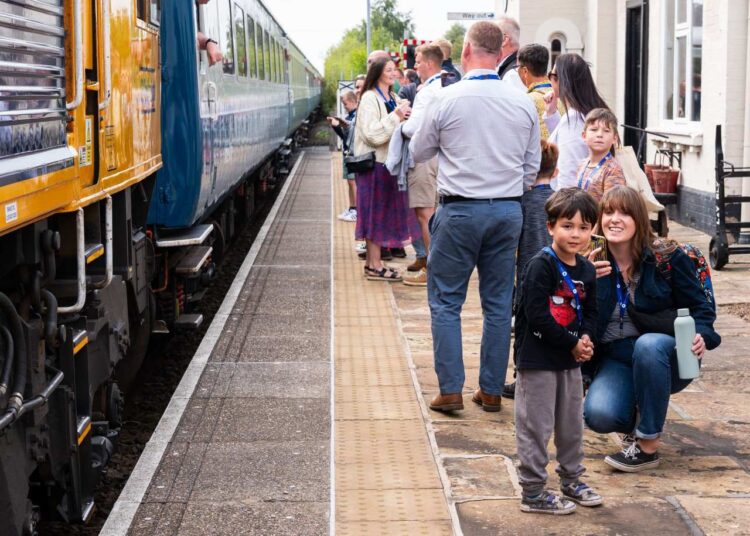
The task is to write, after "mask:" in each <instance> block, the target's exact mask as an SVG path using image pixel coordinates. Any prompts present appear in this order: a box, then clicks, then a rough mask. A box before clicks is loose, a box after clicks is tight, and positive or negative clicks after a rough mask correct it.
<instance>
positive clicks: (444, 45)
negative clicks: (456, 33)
mask: <svg viewBox="0 0 750 536" xmlns="http://www.w3.org/2000/svg"><path fill="white" fill-rule="evenodd" d="M432 44H433V45H437V46H439V47H440V50H442V51H443V64H442V65H441V67H442V69H443V74H442V77H441V79H442V84H443V87H445V86H450V85H451V84H455V83H456V82H460V81H461V72H460V71H459V70H458V69H457V68H456V66H455V65H453V60H452V59H451V52H452V51H453V44H452V43H451V42H450V41H448V40H447V39H437V40H435V41H433V43H432Z"/></svg>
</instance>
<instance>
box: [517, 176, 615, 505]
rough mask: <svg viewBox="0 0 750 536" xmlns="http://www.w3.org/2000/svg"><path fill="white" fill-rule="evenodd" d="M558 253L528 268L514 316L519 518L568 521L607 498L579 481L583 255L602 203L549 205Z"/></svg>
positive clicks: (560, 197)
mask: <svg viewBox="0 0 750 536" xmlns="http://www.w3.org/2000/svg"><path fill="white" fill-rule="evenodd" d="M544 209H545V211H546V212H547V229H548V231H549V234H550V235H551V236H552V246H547V247H545V248H544V249H543V250H542V251H541V252H540V253H538V254H537V255H536V256H535V257H533V258H532V259H531V260H530V261H529V262H528V264H527V267H526V274H525V275H524V278H523V283H522V285H521V292H520V299H519V302H518V309H517V311H516V343H515V350H516V358H517V367H518V378H517V380H516V397H515V399H516V403H515V421H516V445H517V452H518V459H519V460H520V462H521V463H520V466H519V468H518V480H519V483H520V484H521V487H522V488H523V495H522V499H521V510H522V511H524V512H530V513H544V514H570V513H572V512H573V511H574V510H575V509H576V505H575V504H574V502H575V503H578V504H580V505H582V506H597V505H600V504H601V503H602V498H601V496H599V494H598V493H596V492H595V491H594V490H593V489H591V488H590V487H589V486H587V485H586V484H584V483H583V482H581V481H580V477H581V475H583V473H584V471H585V468H584V467H583V463H582V462H583V416H582V405H583V389H582V383H581V363H583V362H585V361H588V360H589V359H591V357H592V356H593V354H594V342H593V341H594V338H595V333H596V319H597V313H596V271H595V269H594V266H593V265H592V264H591V263H590V262H589V261H588V260H586V259H585V258H584V257H582V256H581V255H579V254H578V252H579V251H582V250H584V249H586V248H587V247H588V245H589V243H590V240H591V231H592V229H593V227H594V224H595V223H596V218H597V206H596V201H594V199H593V198H592V197H591V196H590V195H589V194H588V193H586V192H584V191H583V190H580V189H578V188H565V189H562V190H560V191H558V192H556V193H555V194H553V195H552V196H551V197H550V198H549V199H548V200H547V202H546V203H545V205H544ZM553 430H554V432H555V447H556V451H557V456H556V457H557V462H558V468H557V473H558V474H559V475H560V481H561V486H560V489H561V491H562V497H559V496H557V495H555V494H553V493H551V492H549V491H546V490H545V489H544V488H545V485H546V483H547V464H548V463H549V454H548V453H547V444H548V443H549V439H550V436H551V435H552V431H553Z"/></svg>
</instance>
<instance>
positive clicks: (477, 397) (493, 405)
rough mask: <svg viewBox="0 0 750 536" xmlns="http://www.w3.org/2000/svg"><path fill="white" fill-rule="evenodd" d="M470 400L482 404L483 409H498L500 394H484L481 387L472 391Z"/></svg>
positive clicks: (500, 399)
mask: <svg viewBox="0 0 750 536" xmlns="http://www.w3.org/2000/svg"><path fill="white" fill-rule="evenodd" d="M471 401H472V402H474V403H475V404H479V405H480V406H482V409H483V410H484V411H500V404H501V401H502V398H501V397H500V395H486V394H484V393H483V392H482V390H481V389H477V390H476V391H474V395H473V396H472V397H471Z"/></svg>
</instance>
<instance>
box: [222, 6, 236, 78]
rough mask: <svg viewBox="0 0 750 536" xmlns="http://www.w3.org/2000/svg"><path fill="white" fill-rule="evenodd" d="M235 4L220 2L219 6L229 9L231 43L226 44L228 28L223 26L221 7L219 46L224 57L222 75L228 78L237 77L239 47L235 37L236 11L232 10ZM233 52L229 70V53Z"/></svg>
mask: <svg viewBox="0 0 750 536" xmlns="http://www.w3.org/2000/svg"><path fill="white" fill-rule="evenodd" d="M233 4H234V0H219V6H221V5H224V6H228V7H229V30H230V31H229V33H230V35H229V40H230V41H229V43H227V42H226V39H227V36H226V35H225V34H224V31H225V30H226V27H225V26H224V25H223V21H222V15H223V13H222V8H221V7H219V12H218V14H219V35H218V38H219V46H220V47H221V53H222V55H223V59H222V61H221V70H222V73H223V74H225V75H227V76H235V75H236V74H237V47H236V46H235V44H236V41H237V39H236V37H235V35H234V10H233V9H232V5H233ZM228 51H231V60H232V63H231V66H232V70H231V71H228V70H227V65H228V64H227V62H226V59H227V52H228Z"/></svg>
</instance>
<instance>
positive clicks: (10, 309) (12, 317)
mask: <svg viewBox="0 0 750 536" xmlns="http://www.w3.org/2000/svg"><path fill="white" fill-rule="evenodd" d="M0 312H2V313H4V315H5V318H6V319H7V321H8V323H9V324H10V332H11V334H12V335H13V341H14V342H15V351H16V352H15V353H16V358H15V360H14V361H15V363H14V364H15V369H16V370H15V377H14V380H13V389H12V390H11V395H10V398H9V399H8V406H7V408H6V409H5V415H4V416H3V417H2V419H0V430H1V429H2V428H4V427H5V426H7V425H8V424H9V423H11V422H13V421H14V420H15V419H16V418H17V415H18V412H19V410H20V409H21V406H22V405H23V392H24V390H25V387H26V366H27V363H26V338H25V337H24V334H23V326H22V325H21V317H20V316H18V312H17V311H16V308H15V306H14V305H13V302H12V301H10V298H8V296H6V295H5V294H4V293H2V292H0ZM6 419H9V420H7V422H6Z"/></svg>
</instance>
